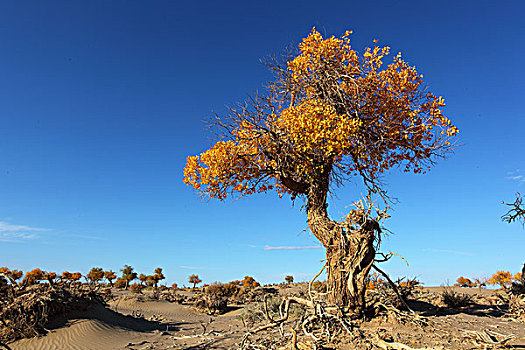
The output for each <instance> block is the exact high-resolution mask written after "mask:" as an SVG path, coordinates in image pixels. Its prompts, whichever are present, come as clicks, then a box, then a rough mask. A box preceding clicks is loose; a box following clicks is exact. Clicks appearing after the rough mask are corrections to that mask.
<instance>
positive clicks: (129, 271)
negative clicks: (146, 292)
mask: <svg viewBox="0 0 525 350" xmlns="http://www.w3.org/2000/svg"><path fill="white" fill-rule="evenodd" d="M120 271H122V277H121V278H122V279H123V280H124V281H126V289H128V286H129V283H130V282H131V281H133V280H135V279H137V273H136V272H135V271H133V267H131V266H129V265H124V267H123V268H122V270H120Z"/></svg>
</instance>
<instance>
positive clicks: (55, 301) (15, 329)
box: [0, 282, 104, 343]
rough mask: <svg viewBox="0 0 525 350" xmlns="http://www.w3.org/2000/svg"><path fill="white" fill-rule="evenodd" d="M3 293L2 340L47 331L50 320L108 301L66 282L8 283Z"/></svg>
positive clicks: (0, 297)
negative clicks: (72, 286)
mask: <svg viewBox="0 0 525 350" xmlns="http://www.w3.org/2000/svg"><path fill="white" fill-rule="evenodd" d="M4 287H7V288H5V289H6V290H8V293H6V294H1V295H0V320H1V321H2V322H1V323H0V342H6V343H7V342H10V341H13V340H16V339H20V338H29V337H34V336H37V335H43V334H46V332H47V330H46V328H47V327H48V323H49V322H50V321H52V320H54V319H56V318H57V317H60V316H63V315H65V314H66V313H67V312H69V311H72V310H85V309H87V308H88V307H90V306H91V305H93V304H96V303H100V304H104V301H103V299H102V297H101V296H100V294H98V293H96V292H94V291H92V290H89V289H83V288H71V287H70V286H68V285H67V284H66V283H63V282H62V283H57V284H56V285H54V286H51V285H49V284H39V283H36V284H33V285H30V286H23V285H8V286H4Z"/></svg>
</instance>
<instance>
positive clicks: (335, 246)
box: [307, 186, 379, 314]
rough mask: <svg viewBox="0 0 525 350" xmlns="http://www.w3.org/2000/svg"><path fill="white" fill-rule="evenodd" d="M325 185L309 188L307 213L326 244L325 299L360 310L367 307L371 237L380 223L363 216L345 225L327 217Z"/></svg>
mask: <svg viewBox="0 0 525 350" xmlns="http://www.w3.org/2000/svg"><path fill="white" fill-rule="evenodd" d="M327 192H328V187H327V186H326V187H324V188H323V187H321V188H319V187H318V188H317V190H314V189H311V190H310V191H309V194H308V206H307V216H308V225H309V227H310V230H311V231H312V233H313V234H314V235H315V236H316V238H317V239H319V241H320V242H321V243H322V244H323V245H324V247H325V248H326V261H327V275H328V281H327V283H328V286H327V287H328V301H329V302H331V303H333V304H335V305H337V306H339V307H342V308H345V309H349V310H352V311H354V312H357V313H359V314H362V313H363V312H364V311H365V309H366V303H365V292H366V284H365V279H366V277H367V276H368V273H369V271H370V268H371V267H372V263H373V262H374V258H375V249H374V239H375V234H376V232H379V225H378V224H377V222H375V221H374V220H371V219H368V218H366V217H364V216H363V217H362V218H361V219H362V220H363V221H362V222H360V223H353V224H351V223H349V224H348V225H344V224H341V223H338V222H335V221H333V220H331V219H330V218H329V217H328V212H327V209H326V207H327V205H326V194H327Z"/></svg>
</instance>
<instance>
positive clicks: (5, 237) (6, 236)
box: [0, 232, 38, 243]
mask: <svg viewBox="0 0 525 350" xmlns="http://www.w3.org/2000/svg"><path fill="white" fill-rule="evenodd" d="M36 238H38V235H36V234H34V233H26V232H0V242H16V243H21V242H24V241H28V240H33V239H36Z"/></svg>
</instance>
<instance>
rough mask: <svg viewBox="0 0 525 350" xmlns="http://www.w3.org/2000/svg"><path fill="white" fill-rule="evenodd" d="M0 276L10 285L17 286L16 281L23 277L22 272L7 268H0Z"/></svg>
mask: <svg viewBox="0 0 525 350" xmlns="http://www.w3.org/2000/svg"><path fill="white" fill-rule="evenodd" d="M0 274H2V275H4V276H5V277H6V278H7V279H8V280H9V281H10V282H11V283H12V284H15V285H16V284H17V282H16V281H17V280H19V279H20V278H22V276H24V272H23V271H20V270H10V269H8V268H7V267H0Z"/></svg>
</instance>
